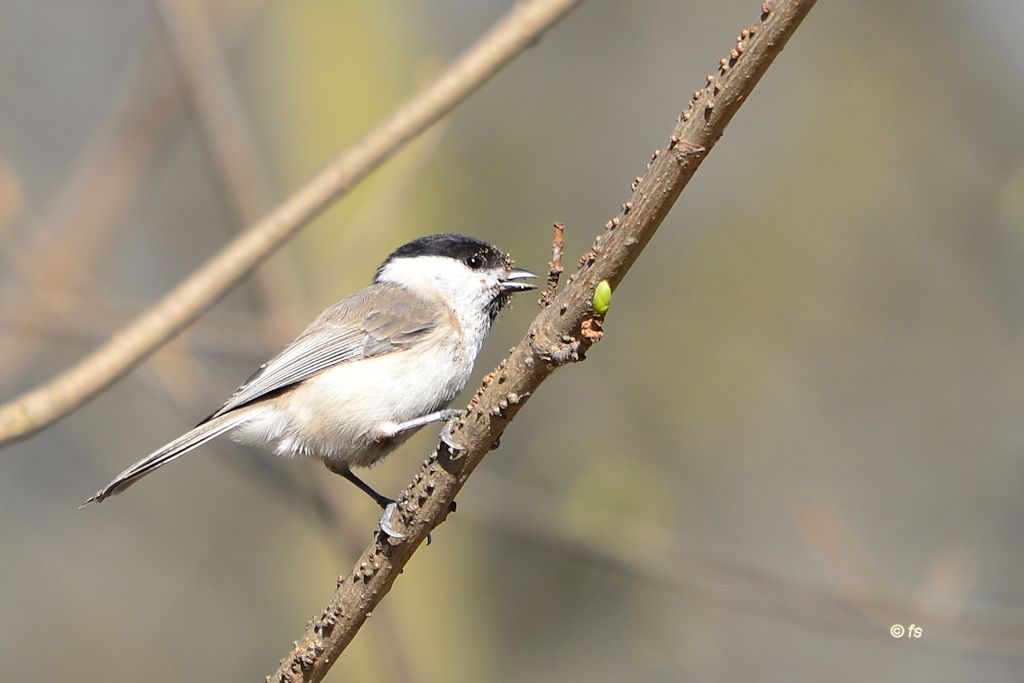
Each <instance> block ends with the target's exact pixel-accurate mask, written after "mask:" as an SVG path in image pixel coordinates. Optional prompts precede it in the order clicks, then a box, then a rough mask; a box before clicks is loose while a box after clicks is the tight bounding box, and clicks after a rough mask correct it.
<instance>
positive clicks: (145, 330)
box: [0, 0, 580, 445]
mask: <svg viewBox="0 0 1024 683" xmlns="http://www.w3.org/2000/svg"><path fill="white" fill-rule="evenodd" d="M579 2H580V0H528V1H527V2H524V3H523V4H521V5H519V6H517V7H516V8H515V9H514V10H513V11H512V12H511V14H510V15H509V16H508V18H507V19H505V20H504V21H503V22H502V23H500V24H499V25H498V26H496V27H495V28H494V29H493V30H492V31H491V32H490V33H489V34H488V35H487V36H485V37H484V38H483V39H481V41H480V42H479V43H477V45H476V46H474V47H473V48H472V49H470V50H469V51H468V52H467V53H466V54H465V55H464V56H463V57H462V58H461V59H460V60H459V61H457V62H456V63H455V64H453V65H452V66H451V68H450V69H448V70H447V71H445V72H444V73H443V74H441V75H440V76H439V77H438V78H437V79H436V80H435V81H434V83H433V84H432V85H431V86H430V87H428V88H427V89H426V90H424V91H423V92H422V93H420V94H419V95H417V96H416V97H414V98H413V99H412V100H410V101H409V102H408V103H406V104H405V105H403V106H402V107H400V108H399V109H398V110H396V111H395V112H394V114H392V115H391V116H390V117H389V118H388V119H387V120H385V121H384V122H382V123H381V124H380V125H379V126H377V127H376V128H375V129H374V130H373V131H371V132H370V133H369V134H368V135H367V136H366V137H364V138H363V139H362V140H361V141H360V142H358V143H357V144H356V145H354V146H352V147H350V148H349V149H348V150H347V151H345V152H343V153H341V154H340V155H338V156H337V157H336V158H335V159H334V160H333V161H331V162H330V163H329V164H328V165H327V166H326V167H324V168H323V169H322V170H321V171H320V172H319V173H317V174H316V176H314V177H313V178H312V179H311V180H309V181H308V182H307V183H306V184H305V185H303V186H302V187H301V188H299V189H298V190H296V191H295V192H293V193H292V194H291V195H290V196H289V197H288V198H287V199H286V200H285V201H284V202H283V203H281V204H280V205H278V206H277V208H275V209H274V210H273V211H272V212H271V213H270V214H269V215H267V216H266V217H265V218H263V219H262V220H260V221H259V222H257V223H255V224H254V225H252V226H250V227H249V228H248V229H247V230H246V231H245V232H243V233H242V234H241V235H239V236H238V237H237V238H235V239H234V240H233V241H232V242H231V243H229V244H228V245H227V246H225V247H224V248H223V249H222V250H221V251H220V252H219V253H218V254H217V255H215V256H214V257H213V258H211V259H210V260H209V261H208V262H207V263H206V264H205V265H204V266H203V267H202V268H200V269H199V270H197V271H195V272H194V273H192V275H190V276H189V277H188V278H186V279H185V280H184V281H183V282H182V283H181V284H180V285H178V286H177V287H176V288H175V289H174V290H172V291H171V292H170V293H168V294H167V295H166V296H165V297H164V298H163V299H161V300H160V301H159V302H158V303H157V304H155V305H154V306H153V307H152V308H150V309H149V310H148V311H146V312H145V313H144V314H143V315H142V316H140V317H139V318H138V319H137V320H135V321H133V322H132V323H131V324H130V325H129V326H128V327H126V328H124V329H122V330H120V331H119V332H117V333H116V334H115V335H114V336H113V338H112V339H111V340H110V341H109V342H107V343H106V344H105V345H104V346H102V347H101V348H100V349H97V350H96V351H94V352H93V353H92V354H90V355H89V356H88V357H86V358H84V359H83V360H81V361H79V362H78V363H77V364H76V365H75V366H74V367H72V368H71V369H69V370H67V371H66V372H64V373H63V374H61V375H60V376H58V377H56V378H54V379H52V380H50V381H49V382H47V383H46V384H44V385H42V386H40V387H38V388H36V389H34V390H32V391H31V392H29V393H27V394H26V395H24V396H21V397H19V398H17V399H14V400H12V401H10V402H8V403H6V404H4V405H2V406H0V445H3V444H7V443H10V442H11V441H15V440H18V439H22V438H25V437H27V436H29V435H31V434H34V433H35V432H38V431H39V430H41V429H43V428H45V427H46V426H48V425H49V424H52V423H53V422H54V421H55V420H57V419H59V418H61V417H63V416H64V415H66V414H68V413H69V412H71V411H72V410H74V409H75V408H77V407H79V406H80V405H81V404H82V403H84V402H85V401H88V400H89V399H90V398H92V397H93V396H95V395H96V394H97V393H99V392H100V391H102V390H103V389H104V388H105V387H107V386H109V385H110V384H111V383H112V382H114V381H116V380H117V379H118V378H120V377H121V376H123V375H124V374H125V373H126V372H128V371H129V370H130V369H131V368H132V367H134V366H135V365H136V364H137V363H139V362H140V361H141V360H142V359H143V358H145V357H146V356H147V355H148V354H150V353H152V352H153V350H155V349H156V348H158V347H159V346H160V345H161V344H163V343H165V342H166V341H167V340H168V339H170V338H171V337H173V336H174V335H175V334H177V333H178V332H180V331H181V330H182V329H184V327H186V326H187V325H188V324H189V323H190V322H192V321H193V320H194V319H195V318H196V317H197V316H198V315H199V314H201V313H202V312H203V311H204V310H206V309H207V308H208V307H209V306H211V305H212V304H213V303H214V302H216V301H217V300H218V299H219V298H220V297H222V296H224V294H225V293H226V292H227V291H228V290H229V289H230V288H231V287H233V286H234V285H235V284H237V283H238V282H239V281H240V280H241V279H242V278H243V277H244V276H245V275H247V274H248V273H249V272H250V271H251V270H252V269H253V268H255V267H256V266H257V265H259V264H260V262H261V261H262V260H264V259H266V258H267V257H268V256H269V255H270V254H271V252H272V251H273V250H274V249H275V248H277V247H278V246H280V245H281V244H282V243H283V242H284V241H285V240H287V239H288V238H289V237H290V236H291V235H293V234H294V233H295V232H296V231H297V230H299V229H300V228H301V227H302V226H303V225H305V224H306V223H307V222H308V221H309V220H311V219H312V218H313V217H315V216H316V215H317V214H319V213H320V212H321V211H323V210H324V209H325V208H326V206H327V205H328V204H329V203H331V202H332V201H335V200H336V199H338V198H339V197H340V196H342V195H343V194H345V193H346V192H348V191H349V190H350V189H351V188H352V187H353V186H354V185H355V184H356V183H358V182H359V181H360V180H362V179H363V178H364V177H366V175H368V174H369V173H370V172H371V171H373V170H374V169H375V168H377V167H378V166H379V165H380V164H381V163H383V162H384V161H385V160H387V159H388V158H389V157H390V156H392V155H393V154H395V153H396V152H397V151H398V150H399V149H400V148H401V147H402V146H403V145H405V144H406V143H408V142H409V141H410V140H411V139H412V138H414V137H415V136H416V135H418V134H419V133H421V132H422V131H424V130H425V129H426V128H428V127H429V126H430V125H431V124H433V123H434V122H435V121H437V120H438V119H440V118H441V117H442V116H444V115H445V114H446V113H448V112H449V111H450V110H451V109H452V108H453V107H455V106H456V105H457V104H458V103H459V102H461V101H462V100H463V99H465V98H466V97H467V96H468V95H469V94H470V93H472V92H473V91H474V90H476V89H477V88H479V87H480V86H481V85H482V84H483V83H484V82H485V81H486V80H487V79H489V78H490V77H491V76H492V75H494V73H496V72H497V71H498V70H499V69H500V68H501V67H502V66H504V65H505V64H507V63H508V61H509V60H511V59H513V58H514V57H515V56H516V55H518V54H519V53H521V52H522V51H523V50H524V49H526V48H527V47H529V46H530V45H532V44H534V43H535V42H536V41H537V40H538V38H539V37H540V36H541V35H542V34H543V33H544V32H545V31H546V30H547V29H548V28H550V27H551V26H552V25H554V24H555V22H557V21H558V20H559V19H560V18H562V17H563V16H564V15H565V14H566V13H567V12H569V11H570V10H571V9H572V8H573V7H575V6H576V5H577V4H579Z"/></svg>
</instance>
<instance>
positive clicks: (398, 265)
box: [374, 233, 537, 319]
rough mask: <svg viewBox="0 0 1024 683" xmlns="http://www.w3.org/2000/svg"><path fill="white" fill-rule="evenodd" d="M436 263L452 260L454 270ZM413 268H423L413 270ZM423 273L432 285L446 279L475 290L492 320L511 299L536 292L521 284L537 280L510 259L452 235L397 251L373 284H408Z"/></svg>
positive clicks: (427, 239) (420, 241) (421, 240)
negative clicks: (523, 293)
mask: <svg viewBox="0 0 1024 683" xmlns="http://www.w3.org/2000/svg"><path fill="white" fill-rule="evenodd" d="M437 259H444V260H446V259H451V261H447V263H451V266H452V267H454V270H452V269H451V268H449V267H448V266H445V265H444V263H445V261H440V262H439V261H438V260H437ZM452 262H455V263H452ZM415 264H422V265H421V267H416V265H415ZM430 264H433V265H430ZM425 273H428V274H429V275H428V276H427V277H428V279H430V280H431V281H435V282H436V281H437V280H434V278H437V279H438V280H444V279H446V280H447V282H448V283H452V282H455V283H462V284H458V285H457V288H458V289H459V290H460V291H465V290H466V289H470V290H472V289H474V287H475V288H476V289H477V291H479V296H481V297H484V298H483V299H480V301H481V304H482V305H483V306H484V307H485V308H486V309H487V311H488V313H489V314H490V317H491V318H492V319H493V317H494V316H495V315H497V313H498V311H499V310H500V309H501V308H503V307H504V306H505V304H506V303H508V300H509V297H510V295H512V294H513V293H515V292H525V291H528V290H531V289H536V288H537V287H536V285H532V284H529V283H526V282H523V280H526V279H530V278H535V277H537V276H536V275H534V274H533V273H531V272H530V271H528V270H523V269H521V268H516V267H515V265H514V264H513V262H512V259H511V258H510V257H509V256H508V255H507V254H505V253H503V252H502V251H501V250H500V249H498V248H497V247H495V246H494V245H492V244H488V243H487V242H484V241H481V240H478V239H476V238H473V237H467V236H465V235H456V234H453V233H440V234H437V235H427V236H425V237H420V238H418V239H415V240H413V241H412V242H409V243H407V244H403V245H402V246H400V247H398V249H395V250H394V251H393V252H391V254H390V255H388V257H387V258H386V259H384V263H382V264H381V265H380V268H378V269H377V273H376V275H375V276H374V282H381V281H382V280H389V281H392V282H399V283H401V284H410V283H412V282H415V281H417V280H418V278H421V277H423V275H424V274H425ZM460 273H461V274H460ZM419 281H422V280H419ZM447 286H449V287H450V284H449V285H447ZM481 286H483V289H480V287H481Z"/></svg>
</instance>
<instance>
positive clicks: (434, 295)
mask: <svg viewBox="0 0 1024 683" xmlns="http://www.w3.org/2000/svg"><path fill="white" fill-rule="evenodd" d="M534 277H536V276H535V275H534V274H533V273H531V272H529V271H527V270H522V269H519V268H515V267H514V266H513V263H512V260H511V259H510V258H509V257H508V256H506V255H505V254H503V253H502V252H501V251H499V250H498V249H497V248H495V247H494V246H492V245H490V244H487V243H485V242H481V241H480V240H476V239H473V238H471V237H465V236H463V235H453V234H439V235H429V236H427V237H421V238H419V239H417V240H414V241H412V242H409V243H408V244H405V245H403V246H401V247H399V248H398V249H396V250H395V251H394V252H393V253H392V254H391V255H390V256H388V257H387V259H385V261H384V263H382V264H381V266H380V267H379V268H378V269H377V274H376V276H375V277H374V278H373V283H372V284H371V285H370V286H368V287H366V288H364V289H361V290H359V291H358V292H356V293H355V294H352V295H351V296H349V297H348V298H346V299H343V300H342V301H340V302H339V303H337V304H335V305H334V306H331V307H330V308H328V309H327V310H325V311H324V312H323V313H321V314H320V316H319V317H318V318H317V319H316V320H314V321H313V322H312V323H311V324H310V325H309V327H307V328H306V329H305V330H304V331H303V332H302V334H300V335H299V336H298V337H297V338H296V339H295V340H294V341H293V342H291V343H290V344H288V345H287V346H286V347H285V348H284V350H282V351H281V352H280V353H279V354H278V355H277V356H275V357H274V358H273V359H271V360H270V361H268V362H267V363H264V364H263V365H262V366H260V368H259V369H258V370H257V371H256V372H255V373H254V374H253V375H252V376H251V377H250V378H249V379H248V380H247V381H246V382H245V383H244V384H243V385H242V386H240V387H239V388H238V389H237V390H236V391H235V393H234V394H232V395H231V398H229V399H228V401H227V402H226V403H225V404H224V405H223V406H221V407H220V409H219V410H217V411H216V412H215V413H213V414H212V415H210V416H209V417H207V418H206V419H205V420H203V421H202V422H200V423H199V425H197V426H196V427H195V428H194V429H192V430H191V431H189V432H186V433H185V434H183V435H182V436H179V437H178V438H177V439H175V440H174V441H171V442H170V443H168V444H167V445H165V446H163V447H162V448H160V449H158V450H156V451H154V452H153V453H151V454H149V455H148V456H146V457H145V458H143V459H142V460H140V461H138V462H137V463H135V464H134V465H132V466H131V467H129V468H128V469H126V470H125V471H123V472H121V473H120V474H119V475H117V476H116V477H114V479H113V481H111V482H110V483H109V484H107V485H106V487H104V488H103V489H102V490H100V491H98V492H97V493H96V495H94V496H93V497H92V498H90V499H89V500H87V501H86V502H85V503H84V504H83V505H85V504H88V503H92V502H94V501H96V502H98V501H102V500H104V499H105V498H108V497H109V496H112V495H114V494H115V493H119V492H121V491H123V490H124V489H126V488H128V487H129V486H131V485H132V484H134V483H135V482H136V481H138V480H139V479H141V478H142V477H144V476H146V475H147V474H149V473H150V472H152V471H154V470H156V469H157V468H159V467H162V466H163V465H166V464H167V463H169V462H170V461H172V460H174V459H175V458H177V457H178V456H180V455H184V454H185V453H188V452H189V451H191V450H193V449H195V448H198V447H199V446H202V445H203V444H205V443H207V442H208V441H210V440H212V439H214V438H215V437H218V436H220V435H221V434H228V433H230V434H231V435H232V437H233V438H234V439H235V440H236V441H240V442H242V443H246V444H252V445H259V446H264V447H266V448H269V449H270V450H272V451H273V452H275V453H277V454H278V455H284V456H292V455H300V456H309V457H313V458H318V459H320V460H322V461H323V462H324V464H325V465H326V466H327V467H328V468H329V469H330V470H331V471H333V472H336V473H337V474H340V475H341V476H343V477H345V478H346V479H348V480H349V481H351V482H352V483H353V484H355V485H356V486H358V487H359V488H360V489H361V490H362V491H364V492H365V493H367V494H368V495H369V496H370V497H372V498H373V499H374V501H376V502H377V504H378V505H380V506H381V507H383V508H385V510H386V512H385V515H384V517H382V524H381V526H382V528H384V529H385V531H388V532H389V533H391V532H390V531H389V530H388V528H387V527H386V526H385V524H386V520H387V519H388V518H389V513H390V512H391V511H392V510H393V508H391V509H389V508H388V506H389V505H393V504H394V501H392V500H391V499H389V498H386V497H385V496H383V495H381V494H379V493H377V492H376V491H374V490H373V489H372V488H371V487H370V486H369V485H367V484H366V483H365V482H363V481H362V480H361V479H359V478H358V477H357V476H356V475H354V474H353V473H352V470H351V468H352V467H354V466H360V467H366V466H369V465H372V464H374V463H376V462H378V461H379V460H380V459H381V458H383V457H384V456H386V455H387V454H388V453H390V452H391V451H393V450H394V449H395V448H397V447H398V446H399V445H400V444H401V443H402V442H404V441H405V440H406V439H408V438H409V437H410V436H411V435H412V434H413V433H415V432H416V431H417V430H419V429H420V428H421V427H423V426H424V425H427V424H430V423H432V422H445V423H446V426H445V429H444V430H443V431H442V438H444V439H446V441H448V442H449V443H451V438H450V435H449V434H448V429H447V426H448V422H449V421H450V420H451V419H452V418H454V417H457V416H459V415H461V414H462V412H463V411H459V410H449V409H447V408H448V405H449V404H450V403H451V402H452V400H453V399H454V398H455V397H456V396H457V395H458V394H459V392H461V391H462V390H463V389H464V388H465V386H466V383H467V382H468V381H469V376H470V373H471V372H472V370H473V362H474V361H475V360H476V356H477V354H478V353H479V351H480V347H481V345H482V344H483V342H484V338H485V337H486V336H487V333H488V332H489V331H490V329H491V324H492V323H493V322H494V319H495V317H496V316H497V315H498V312H499V311H500V310H501V309H502V308H503V307H504V306H505V305H506V304H507V303H508V301H509V298H510V296H511V295H512V294H513V293H515V292H523V291H527V290H530V289H536V285H533V284H529V283H526V282H523V280H525V279H529V278H534ZM451 445H452V446H453V447H456V448H457V447H458V446H457V445H455V444H451ZM395 535H398V534H395Z"/></svg>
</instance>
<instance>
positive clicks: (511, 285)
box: [499, 268, 537, 292]
mask: <svg viewBox="0 0 1024 683" xmlns="http://www.w3.org/2000/svg"><path fill="white" fill-rule="evenodd" d="M535 277H537V276H536V275H534V274H533V273H531V272H530V271H528V270H523V269H522V268H513V269H512V270H510V271H509V272H508V273H507V274H506V275H505V277H503V278H502V279H501V282H500V283H499V286H500V287H501V289H502V291H504V292H527V291H529V290H531V289H537V285H534V284H530V283H529V282H520V280H528V279H530V278H535Z"/></svg>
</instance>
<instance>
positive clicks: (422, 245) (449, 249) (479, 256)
mask: <svg viewBox="0 0 1024 683" xmlns="http://www.w3.org/2000/svg"><path fill="white" fill-rule="evenodd" d="M417 256H447V257H448V258H453V259H455V260H456V261H462V262H463V263H465V264H466V265H467V266H469V267H470V268H472V269H473V270H478V269H482V268H501V267H505V268H509V269H511V268H512V259H510V258H509V257H508V255H507V254H503V253H501V251H500V250H499V249H498V248H497V247H495V246H494V245H492V244H488V243H487V242H483V241H481V240H478V239H476V238H474V237H467V236H465V235H456V234H453V233H439V234H437V235H427V236H426V237H420V238H418V239H415V240H413V241H412V242H408V243H406V244H403V245H402V246H400V247H399V248H398V249H395V250H394V251H393V252H391V254H389V255H388V257H387V258H386V259H384V263H382V264H381V265H380V268H378V269H377V275H378V276H379V275H380V274H381V272H382V271H383V270H384V269H385V268H386V267H387V266H388V264H389V263H391V262H392V261H394V260H395V259H400V258H415V257H417Z"/></svg>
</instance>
